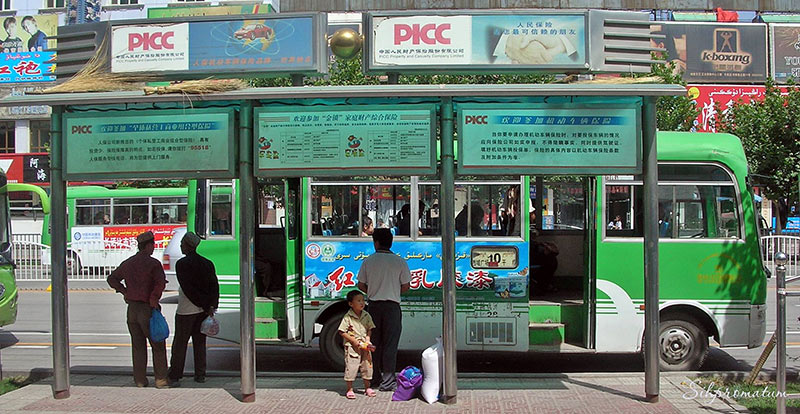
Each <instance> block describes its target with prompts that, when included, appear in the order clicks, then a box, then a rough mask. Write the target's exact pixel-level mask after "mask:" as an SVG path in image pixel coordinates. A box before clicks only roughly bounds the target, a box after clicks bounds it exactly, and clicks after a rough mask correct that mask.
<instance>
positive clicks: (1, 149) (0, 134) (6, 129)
mask: <svg viewBox="0 0 800 414" xmlns="http://www.w3.org/2000/svg"><path fill="white" fill-rule="evenodd" d="M0 1H4V0H0ZM12 152H14V121H2V122H0V153H12Z"/></svg>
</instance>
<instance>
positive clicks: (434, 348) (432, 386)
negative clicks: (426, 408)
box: [422, 338, 444, 404]
mask: <svg viewBox="0 0 800 414" xmlns="http://www.w3.org/2000/svg"><path fill="white" fill-rule="evenodd" d="M443 359H444V351H443V349H442V338H436V343H435V344H433V345H431V346H429V347H428V349H426V350H424V351H422V372H423V377H422V398H423V399H425V401H427V402H428V404H433V403H435V402H436V401H437V400H439V389H440V386H441V378H442V377H443V369H442V361H443Z"/></svg>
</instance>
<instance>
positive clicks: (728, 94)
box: [686, 85, 788, 132]
mask: <svg viewBox="0 0 800 414" xmlns="http://www.w3.org/2000/svg"><path fill="white" fill-rule="evenodd" d="M686 89H687V90H688V92H689V98H690V99H692V100H693V101H694V102H695V104H696V105H697V108H698V109H699V110H700V114H699V115H698V116H697V119H696V120H695V121H694V127H693V128H692V131H693V132H717V131H716V128H715V127H714V121H715V120H716V115H717V108H718V107H719V108H720V109H721V110H722V112H723V113H726V112H727V111H728V110H729V109H730V108H731V107H732V106H733V105H735V104H736V103H737V102H742V103H744V104H749V103H750V101H751V100H752V99H757V100H762V99H764V93H765V91H766V88H765V87H764V86H761V85H687V86H686ZM781 93H783V94H786V93H788V92H787V90H786V88H781Z"/></svg>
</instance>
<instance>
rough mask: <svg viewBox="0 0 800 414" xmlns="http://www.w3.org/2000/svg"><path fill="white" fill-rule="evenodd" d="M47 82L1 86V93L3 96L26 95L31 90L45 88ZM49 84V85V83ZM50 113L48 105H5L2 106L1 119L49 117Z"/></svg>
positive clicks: (0, 108) (0, 109) (36, 90)
mask: <svg viewBox="0 0 800 414" xmlns="http://www.w3.org/2000/svg"><path fill="white" fill-rule="evenodd" d="M45 85H47V84H36V86H34V85H33V84H30V85H26V86H22V85H15V86H12V87H10V88H9V87H5V88H0V95H3V96H25V94H26V93H29V92H38V91H41V90H42V89H44V87H45ZM47 86H49V85H47ZM49 115H50V107H49V106H47V105H27V106H4V107H0V118H1V119H32V118H41V119H45V118H48V117H49Z"/></svg>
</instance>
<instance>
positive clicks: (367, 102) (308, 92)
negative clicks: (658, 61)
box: [0, 83, 685, 403]
mask: <svg viewBox="0 0 800 414" xmlns="http://www.w3.org/2000/svg"><path fill="white" fill-rule="evenodd" d="M684 93H685V90H684V88H682V87H680V86H679V85H660V84H592V83H579V84H541V85H377V86H347V87H344V86H343V87H292V88H252V89H242V90H237V91H230V92H223V93H211V94H205V95H185V94H180V95H178V94H164V95H146V94H145V93H144V92H142V91H126V92H101V93H68V94H50V95H30V96H24V97H9V98H6V99H4V100H3V101H2V102H0V104H1V105H5V106H19V105H51V106H52V107H53V115H52V123H51V125H52V131H51V189H52V190H51V191H52V194H51V197H52V200H51V201H52V206H53V210H52V221H51V222H52V240H53V242H52V324H53V328H52V332H53V368H54V381H53V393H54V396H55V398H67V397H69V390H70V382H69V371H70V364H69V327H68V294H67V292H68V290H67V278H66V241H67V235H66V230H65V229H66V214H65V213H66V201H65V199H66V183H67V180H70V181H75V180H86V179H92V178H104V179H117V180H120V179H155V178H168V179H201V178H221V179H238V180H240V188H241V200H242V202H241V203H240V217H241V222H240V240H241V241H242V242H241V246H240V255H241V258H242V261H241V265H240V269H239V270H240V288H239V290H240V298H239V300H240V304H239V306H240V310H241V319H240V344H241V391H242V399H243V401H253V400H254V398H255V374H256V367H255V339H254V322H255V321H254V306H255V305H254V289H253V262H254V253H253V251H254V232H255V230H254V228H255V224H254V223H255V194H254V191H253V188H254V185H253V183H254V182H255V179H256V177H257V176H271V177H287V176H298V175H302V176H309V174H311V175H314V174H317V175H339V176H347V175H355V174H359V175H366V174H374V175H386V171H387V170H388V171H391V174H394V175H436V176H438V178H439V179H440V180H441V185H442V189H441V191H442V193H441V194H442V200H441V204H440V214H441V217H442V257H443V261H442V262H443V265H442V275H443V278H442V279H443V298H442V306H443V311H442V313H443V320H442V334H443V335H442V336H443V343H444V355H445V366H444V370H445V372H444V389H443V391H442V395H443V397H442V398H443V400H444V402H446V403H453V402H455V401H456V395H457V388H456V377H457V368H456V326H455V320H456V319H455V307H456V303H455V302H456V295H455V288H456V287H455V263H454V262H455V260H454V251H455V235H454V234H455V221H454V220H455V219H454V217H455V206H454V204H455V203H454V197H453V194H454V179H455V175H456V172H458V173H461V174H470V175H479V174H571V175H590V174H592V175H597V174H639V173H641V174H642V176H643V182H644V210H645V211H644V212H645V216H644V217H645V221H644V222H645V228H644V251H643V254H644V258H645V260H644V275H645V278H644V281H643V283H644V288H645V348H644V354H645V375H646V381H645V395H646V398H647V399H648V400H650V401H655V400H657V399H658V394H659V389H658V387H659V383H658V378H659V369H658V362H659V352H658V325H659V315H658V308H659V305H658V297H659V296H658V218H657V214H658V195H657V180H658V177H657V167H656V151H655V149H656V99H657V98H658V97H661V96H676V95H681V94H684ZM476 104H477V105H476ZM287 105H289V106H292V107H293V108H298V110H300V109H302V108H310V107H312V106H317V107H319V106H324V107H326V108H328V109H335V110H339V111H343V112H344V113H348V114H351V115H360V116H363V117H367V118H369V117H370V116H374V114H375V113H376V111H380V110H381V108H383V109H391V110H393V111H397V112H399V113H403V112H404V111H412V112H413V111H418V112H419V110H420V109H421V108H422V109H423V112H424V111H425V110H427V111H429V113H430V114H431V116H430V118H429V119H428V122H429V123H430V125H429V128H428V130H429V131H430V136H428V137H422V139H421V140H418V141H416V144H415V145H412V146H409V147H413V151H412V150H409V151H411V152H409V153H408V154H401V155H405V157H401V158H400V159H399V160H398V159H395V160H394V161H386V160H384V161H378V162H373V163H372V164H371V165H369V166H365V165H356V164H347V163H343V164H342V165H328V166H326V167H325V168H320V169H319V170H317V171H316V172H311V173H309V172H308V170H307V169H306V170H305V171H298V169H297V168H288V167H287V166H286V165H282V164H280V163H274V162H270V159H268V158H266V157H265V156H264V154H263V153H262V152H260V148H259V146H260V145H262V144H263V143H261V144H260V143H259V139H260V138H261V137H262V135H261V134H260V128H261V126H260V124H259V117H262V116H264V114H267V115H268V114H271V113H272V112H273V111H274V112H281V111H283V113H285V112H286V109H285V108H286V107H287ZM504 111H505V112H504ZM526 111H527V112H526ZM409 113H410V112H409ZM504 113H508V114H509V115H508V116H507V121H505V122H504V121H500V123H509V124H516V125H518V126H519V125H525V124H529V125H534V124H537V123H542V124H543V125H545V126H547V127H548V128H550V129H553V130H557V131H564V133H567V132H568V131H570V128H573V127H575V128H577V127H578V126H580V127H581V128H584V129H583V130H585V128H587V127H592V125H595V124H592V123H593V122H597V124H596V126H597V127H599V126H600V125H606V126H609V127H611V128H616V129H615V130H616V131H617V132H618V134H619V137H620V140H619V141H620V144H619V147H618V148H616V151H611V153H612V154H614V156H613V157H598V156H597V155H594V156H587V155H586V153H584V152H582V151H580V144H575V145H574V148H573V149H572V150H570V151H565V153H564V154H562V155H561V156H560V157H556V158H554V159H556V160H557V161H555V162H549V163H548V162H544V163H540V164H537V163H536V162H531V161H530V160H527V161H525V160H520V161H519V162H515V161H511V160H505V161H502V162H500V161H498V160H497V159H492V157H491V156H490V155H489V154H484V153H483V152H482V151H484V149H482V148H481V147H480V140H481V138H484V139H485V138H486V136H490V135H491V133H490V132H487V131H486V130H485V129H476V127H483V126H485V123H486V119H487V117H500V118H499V119H504V118H503V116H504V115H503V114H504ZM291 116H294V117H302V116H306V115H304V114H302V113H300V112H295V113H294V114H292V115H291ZM297 119H300V118H297ZM373 119H374V118H373ZM211 124H213V125H214V127H213V128H212V126H211ZM540 126H541V125H540ZM437 127H438V131H439V132H438V134H437V132H436V131H437ZM154 128H155V129H154ZM212 130H213V131H212ZM137 131H148V132H151V133H152V132H155V133H158V134H160V136H162V139H164V140H159V141H157V142H155V143H153V144H158V145H156V147H157V148H161V147H169V150H159V151H155V152H153V151H148V150H147V147H149V146H152V145H151V143H150V142H149V141H148V142H146V143H145V142H144V141H142V142H138V141H137V142H134V140H132V139H130V138H129V137H130V133H133V132H137ZM485 134H490V135H485ZM304 136H305V138H303V139H307V140H314V139H316V138H315V136H314V134H310V135H308V134H306V135H304ZM301 138H302V137H300V138H299V136H298V137H294V139H295V141H294V142H301V141H297V139H301ZM401 138H402V139H405V138H407V137H403V136H402V131H401V133H400V135H398V136H395V137H394V138H392V139H401ZM456 138H457V140H458V148H459V157H458V160H457V161H456V157H455V154H454V148H455V145H454V141H455V140H456ZM437 145H438V146H440V148H441V154H440V157H439V160H437V157H436V147H437ZM511 145H512V146H513V145H517V146H519V145H524V143H519V142H517V143H512V144H511ZM120 148H125V149H120ZM136 148H143V149H142V150H141V151H138V150H136ZM131 151H132V152H131ZM476 154H477V155H476ZM481 154H483V155H481ZM487 155H489V156H488V157H487Z"/></svg>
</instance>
